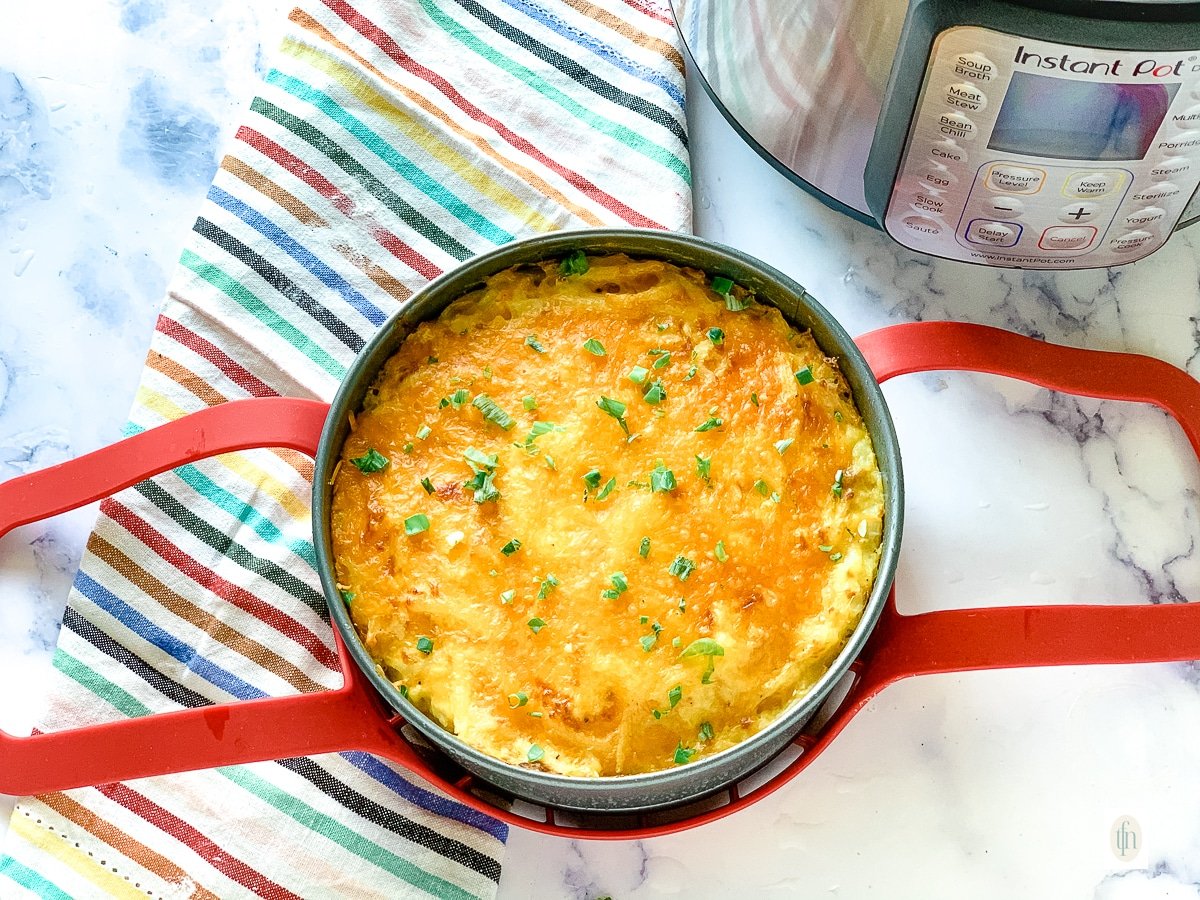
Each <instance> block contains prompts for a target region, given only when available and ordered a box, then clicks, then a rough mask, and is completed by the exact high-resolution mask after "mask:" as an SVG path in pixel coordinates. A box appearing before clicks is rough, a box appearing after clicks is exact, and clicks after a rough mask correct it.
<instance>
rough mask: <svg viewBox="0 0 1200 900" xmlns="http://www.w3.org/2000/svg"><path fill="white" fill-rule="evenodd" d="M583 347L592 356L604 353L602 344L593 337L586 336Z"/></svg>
mask: <svg viewBox="0 0 1200 900" xmlns="http://www.w3.org/2000/svg"><path fill="white" fill-rule="evenodd" d="M583 349H584V350H586V351H587V352H588V353H591V354H592V355H593V356H603V355H604V345H603V344H602V343H600V342H599V341H598V340H596V339H595V338H588V339H587V340H586V341H584V342H583Z"/></svg>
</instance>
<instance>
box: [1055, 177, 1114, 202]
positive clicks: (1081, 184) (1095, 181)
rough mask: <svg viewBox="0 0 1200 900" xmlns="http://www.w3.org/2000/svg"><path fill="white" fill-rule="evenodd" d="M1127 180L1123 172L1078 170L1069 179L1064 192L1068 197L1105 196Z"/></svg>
mask: <svg viewBox="0 0 1200 900" xmlns="http://www.w3.org/2000/svg"><path fill="white" fill-rule="evenodd" d="M1124 181H1125V177H1124V174H1123V173H1121V172H1076V173H1075V174H1074V175H1072V176H1071V177H1070V178H1068V179H1067V183H1066V185H1065V186H1064V187H1063V193H1064V194H1066V195H1067V196H1068V197H1079V198H1087V197H1103V196H1105V195H1106V194H1111V193H1112V192H1113V191H1115V190H1116V189H1117V188H1118V187H1120V186H1121V184H1122V183H1123V182H1124Z"/></svg>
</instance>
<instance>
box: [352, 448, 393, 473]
mask: <svg viewBox="0 0 1200 900" xmlns="http://www.w3.org/2000/svg"><path fill="white" fill-rule="evenodd" d="M350 462H352V463H354V465H356V466H358V471H360V472H362V473H363V474H364V475H371V474H374V473H375V472H382V471H383V470H384V469H386V468H387V466H388V458H387V457H386V456H384V455H383V454H382V453H380V452H379V451H378V450H376V449H375V448H374V447H372V448H371V449H369V450H368V451H367V452H366V454H364V455H363V456H359V457H356V458H355V459H352V460H350Z"/></svg>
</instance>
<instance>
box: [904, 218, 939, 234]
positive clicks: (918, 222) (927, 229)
mask: <svg viewBox="0 0 1200 900" xmlns="http://www.w3.org/2000/svg"><path fill="white" fill-rule="evenodd" d="M900 224H901V225H903V226H904V229H905V230H906V231H908V232H909V233H910V234H914V235H917V234H919V235H924V236H926V237H933V236H934V235H937V234H941V233H942V230H943V229H942V223H941V222H939V221H937V220H936V219H931V218H929V217H928V216H905V217H904V218H903V219H901V220H900Z"/></svg>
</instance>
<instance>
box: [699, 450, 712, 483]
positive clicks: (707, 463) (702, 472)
mask: <svg viewBox="0 0 1200 900" xmlns="http://www.w3.org/2000/svg"><path fill="white" fill-rule="evenodd" d="M711 473H712V457H709V456H697V457H696V475H697V476H698V477H700V478H703V479H704V480H705V481H708V480H709V478H710V476H711Z"/></svg>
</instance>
